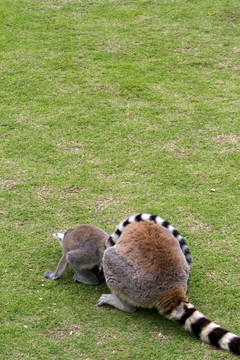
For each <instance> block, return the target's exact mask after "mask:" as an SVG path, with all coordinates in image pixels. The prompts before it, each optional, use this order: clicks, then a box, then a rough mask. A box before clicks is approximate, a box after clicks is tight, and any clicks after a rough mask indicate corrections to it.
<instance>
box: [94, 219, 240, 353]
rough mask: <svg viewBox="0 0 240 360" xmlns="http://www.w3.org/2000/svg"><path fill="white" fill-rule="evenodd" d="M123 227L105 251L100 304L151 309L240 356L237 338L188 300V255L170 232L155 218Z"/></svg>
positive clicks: (121, 308) (239, 343) (128, 309)
mask: <svg viewBox="0 0 240 360" xmlns="http://www.w3.org/2000/svg"><path fill="white" fill-rule="evenodd" d="M121 224H123V223H121ZM121 224H120V225H121ZM125 225H126V226H120V228H119V234H118V235H119V236H120V237H119V239H117V242H116V244H115V245H114V246H109V247H108V248H107V249H106V250H105V252H104V256H103V270H104V275H105V279H106V282H107V285H108V287H109V289H110V290H111V294H104V295H102V296H101V297H100V299H99V301H98V305H99V306H101V305H103V304H108V305H111V306H114V307H115V308H117V309H119V310H123V311H126V312H130V313H132V312H134V311H135V310H136V308H137V307H143V308H153V307H155V308H156V309H157V310H158V311H159V313H160V314H163V315H165V316H166V317H167V318H168V319H172V320H176V321H177V322H178V323H179V324H181V325H183V326H184V328H185V329H186V330H188V331H190V332H192V333H193V334H195V335H196V336H197V337H199V338H200V339H201V340H202V341H206V342H208V343H211V344H212V345H215V346H217V347H220V348H221V349H225V350H228V351H231V352H233V353H236V354H240V337H238V336H236V335H234V334H232V333H230V332H229V331H227V330H225V329H224V328H222V327H220V326H219V325H217V324H215V323H213V322H211V321H210V320H208V319H206V318H205V316H204V315H203V314H201V313H200V312H199V311H198V310H196V309H195V307H194V305H192V304H190V303H189V302H188V299H187V296H186V292H187V282H188V278H189V273H190V263H189V262H188V260H189V258H187V257H186V255H185V254H184V251H183V250H182V249H181V245H180V244H179V241H178V239H177V238H176V236H174V234H173V232H171V231H169V229H168V228H166V227H164V226H163V225H161V224H159V223H156V221H154V219H153V220H151V219H150V220H144V221H140V222H131V221H130V222H128V223H126V224H125ZM113 238H114V236H113ZM113 238H111V237H110V239H108V241H109V242H111V240H113ZM179 245H180V246H179Z"/></svg>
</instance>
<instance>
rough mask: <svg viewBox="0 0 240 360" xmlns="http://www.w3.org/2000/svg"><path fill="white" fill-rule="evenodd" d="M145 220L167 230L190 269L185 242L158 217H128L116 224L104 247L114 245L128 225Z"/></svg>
mask: <svg viewBox="0 0 240 360" xmlns="http://www.w3.org/2000/svg"><path fill="white" fill-rule="evenodd" d="M147 220H152V221H154V222H155V223H156V224H159V225H162V226H164V227H165V228H167V229H168V230H169V231H170V233H172V234H173V236H174V237H175V238H176V239H177V241H178V243H179V245H180V248H181V250H182V252H183V254H184V256H185V258H186V261H187V263H188V265H189V266H190V267H191V265H192V259H191V255H190V252H189V248H188V246H187V244H186V242H185V240H184V239H183V238H182V236H181V235H180V234H179V232H178V231H177V230H176V229H174V227H173V226H172V225H171V224H170V223H169V222H168V221H166V220H163V219H162V218H160V216H157V215H150V214H145V213H139V214H133V215H131V216H129V217H128V218H127V219H125V220H123V221H122V222H120V224H118V226H117V227H116V230H115V231H114V232H113V233H112V234H111V235H110V236H109V238H108V239H107V240H106V246H107V247H108V246H113V245H115V244H116V242H117V240H118V239H119V237H120V236H121V234H122V232H123V230H124V229H125V228H126V226H128V225H129V224H132V223H135V222H140V221H147Z"/></svg>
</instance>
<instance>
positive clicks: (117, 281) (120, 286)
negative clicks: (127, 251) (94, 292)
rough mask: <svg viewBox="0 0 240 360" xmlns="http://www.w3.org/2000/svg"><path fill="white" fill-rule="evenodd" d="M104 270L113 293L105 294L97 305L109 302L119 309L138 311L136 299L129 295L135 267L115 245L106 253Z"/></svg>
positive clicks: (131, 311)
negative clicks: (120, 254)
mask: <svg viewBox="0 0 240 360" xmlns="http://www.w3.org/2000/svg"><path fill="white" fill-rule="evenodd" d="M103 271H104V275H105V279H106V283H107V285H108V287H109V289H110V290H111V291H112V294H103V295H102V296H101V297H100V299H99V301H98V303H97V305H98V306H101V305H103V304H108V305H110V306H114V307H115V308H117V309H118V310H122V311H126V312H129V313H133V312H135V311H136V309H137V307H136V306H135V305H136V304H135V302H134V300H133V299H132V298H131V295H130V296H129V291H128V288H131V286H132V285H133V286H134V283H133V281H132V279H133V278H134V269H133V268H132V267H131V265H130V264H129V263H127V262H126V261H125V259H124V258H123V257H121V256H119V254H118V253H117V251H116V249H115V247H110V248H108V249H107V250H106V251H105V253H104V258H103Z"/></svg>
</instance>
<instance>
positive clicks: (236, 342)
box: [167, 303, 240, 354]
mask: <svg viewBox="0 0 240 360" xmlns="http://www.w3.org/2000/svg"><path fill="white" fill-rule="evenodd" d="M167 317H168V318H169V319H173V320H176V321H177V322H178V323H180V324H181V325H182V326H183V327H184V328H185V329H186V330H188V331H190V332H191V333H193V334H194V335H195V336H196V337H198V338H200V339H201V340H202V341H204V342H207V343H210V344H212V345H214V346H216V347H218V348H220V349H223V350H227V351H230V352H232V353H235V354H240V337H238V336H237V335H235V334H232V333H230V332H229V331H228V330H226V329H224V328H222V327H221V326H219V325H217V324H215V323H213V322H212V321H210V320H208V319H206V318H205V316H204V315H203V314H201V313H200V312H199V311H198V310H196V309H195V307H194V306H193V305H192V304H189V303H181V304H180V305H179V306H178V307H177V308H176V309H174V310H172V312H171V313H170V314H169V315H168V316H167Z"/></svg>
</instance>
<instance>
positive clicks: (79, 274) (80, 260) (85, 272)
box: [67, 249, 99, 285]
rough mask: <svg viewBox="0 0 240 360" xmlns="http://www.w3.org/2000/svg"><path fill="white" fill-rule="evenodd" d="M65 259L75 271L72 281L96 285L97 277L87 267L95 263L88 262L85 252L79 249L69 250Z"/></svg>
mask: <svg viewBox="0 0 240 360" xmlns="http://www.w3.org/2000/svg"><path fill="white" fill-rule="evenodd" d="M67 259H68V262H69V264H70V265H71V266H72V268H73V269H74V271H75V274H74V277H73V280H74V281H76V282H80V283H83V284H86V285H97V284H98V283H99V281H98V278H97V277H96V276H95V275H94V274H93V273H92V272H91V271H90V270H89V267H90V268H92V267H93V266H94V265H95V264H90V263H89V260H88V258H87V256H86V254H84V252H83V251H82V250H81V249H79V250H72V251H69V252H68V254H67Z"/></svg>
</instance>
